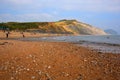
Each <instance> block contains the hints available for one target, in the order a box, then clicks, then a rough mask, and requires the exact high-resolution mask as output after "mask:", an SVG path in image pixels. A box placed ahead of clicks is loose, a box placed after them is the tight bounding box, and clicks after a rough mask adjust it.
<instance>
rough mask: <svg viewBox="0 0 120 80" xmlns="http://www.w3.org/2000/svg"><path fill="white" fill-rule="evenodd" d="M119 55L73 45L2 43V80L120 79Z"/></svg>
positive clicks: (63, 43) (68, 43)
mask: <svg viewBox="0 0 120 80" xmlns="http://www.w3.org/2000/svg"><path fill="white" fill-rule="evenodd" d="M119 79H120V54H112V53H101V52H96V51H93V50H90V49H88V48H85V47H81V46H77V45H75V44H73V43H70V42H47V41H18V40H0V80H119Z"/></svg>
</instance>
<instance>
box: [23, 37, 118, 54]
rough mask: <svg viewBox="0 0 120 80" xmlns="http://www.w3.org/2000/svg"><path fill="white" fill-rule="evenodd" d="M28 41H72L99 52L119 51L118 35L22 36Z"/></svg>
mask: <svg viewBox="0 0 120 80" xmlns="http://www.w3.org/2000/svg"><path fill="white" fill-rule="evenodd" d="M21 40H29V41H57V42H58V41H60V42H72V43H76V44H77V45H80V46H84V47H87V48H90V49H94V50H97V51H100V52H105V53H106V52H107V53H120V35H79V36H56V37H40V38H22V39H21Z"/></svg>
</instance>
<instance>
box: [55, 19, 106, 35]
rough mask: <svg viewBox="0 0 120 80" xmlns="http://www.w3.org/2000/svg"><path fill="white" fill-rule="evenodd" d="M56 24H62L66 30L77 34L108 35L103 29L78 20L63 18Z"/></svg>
mask: <svg viewBox="0 0 120 80" xmlns="http://www.w3.org/2000/svg"><path fill="white" fill-rule="evenodd" d="M55 24H56V25H57V26H61V27H62V28H63V29H64V30H65V31H66V32H70V33H72V34H76V35H106V33H105V32H104V31H103V30H101V29H99V28H96V27H93V26H91V25H89V24H85V23H82V22H78V21H76V20H62V21H59V22H56V23H55Z"/></svg>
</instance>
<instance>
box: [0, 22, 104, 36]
mask: <svg viewBox="0 0 120 80" xmlns="http://www.w3.org/2000/svg"><path fill="white" fill-rule="evenodd" d="M0 26H2V27H1V28H3V27H4V28H9V29H10V30H24V31H30V32H39V33H55V34H74V35H105V34H106V33H105V32H104V31H103V30H101V29H99V28H95V27H93V26H91V25H89V24H85V23H82V22H78V21H77V20H60V21H57V22H28V23H18V22H9V23H1V24H0Z"/></svg>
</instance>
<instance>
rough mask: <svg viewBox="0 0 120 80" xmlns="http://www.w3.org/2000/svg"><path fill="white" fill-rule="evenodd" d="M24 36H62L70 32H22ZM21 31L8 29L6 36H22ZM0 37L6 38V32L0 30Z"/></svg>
mask: <svg viewBox="0 0 120 80" xmlns="http://www.w3.org/2000/svg"><path fill="white" fill-rule="evenodd" d="M23 34H24V36H25V37H26V38H28V37H48V36H61V35H62V36H63V35H70V34H52V33H51V34H50V33H35V32H23ZM23 34H22V32H15V31H10V34H9V36H8V38H23ZM0 38H2V39H3V38H6V32H3V31H0Z"/></svg>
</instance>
